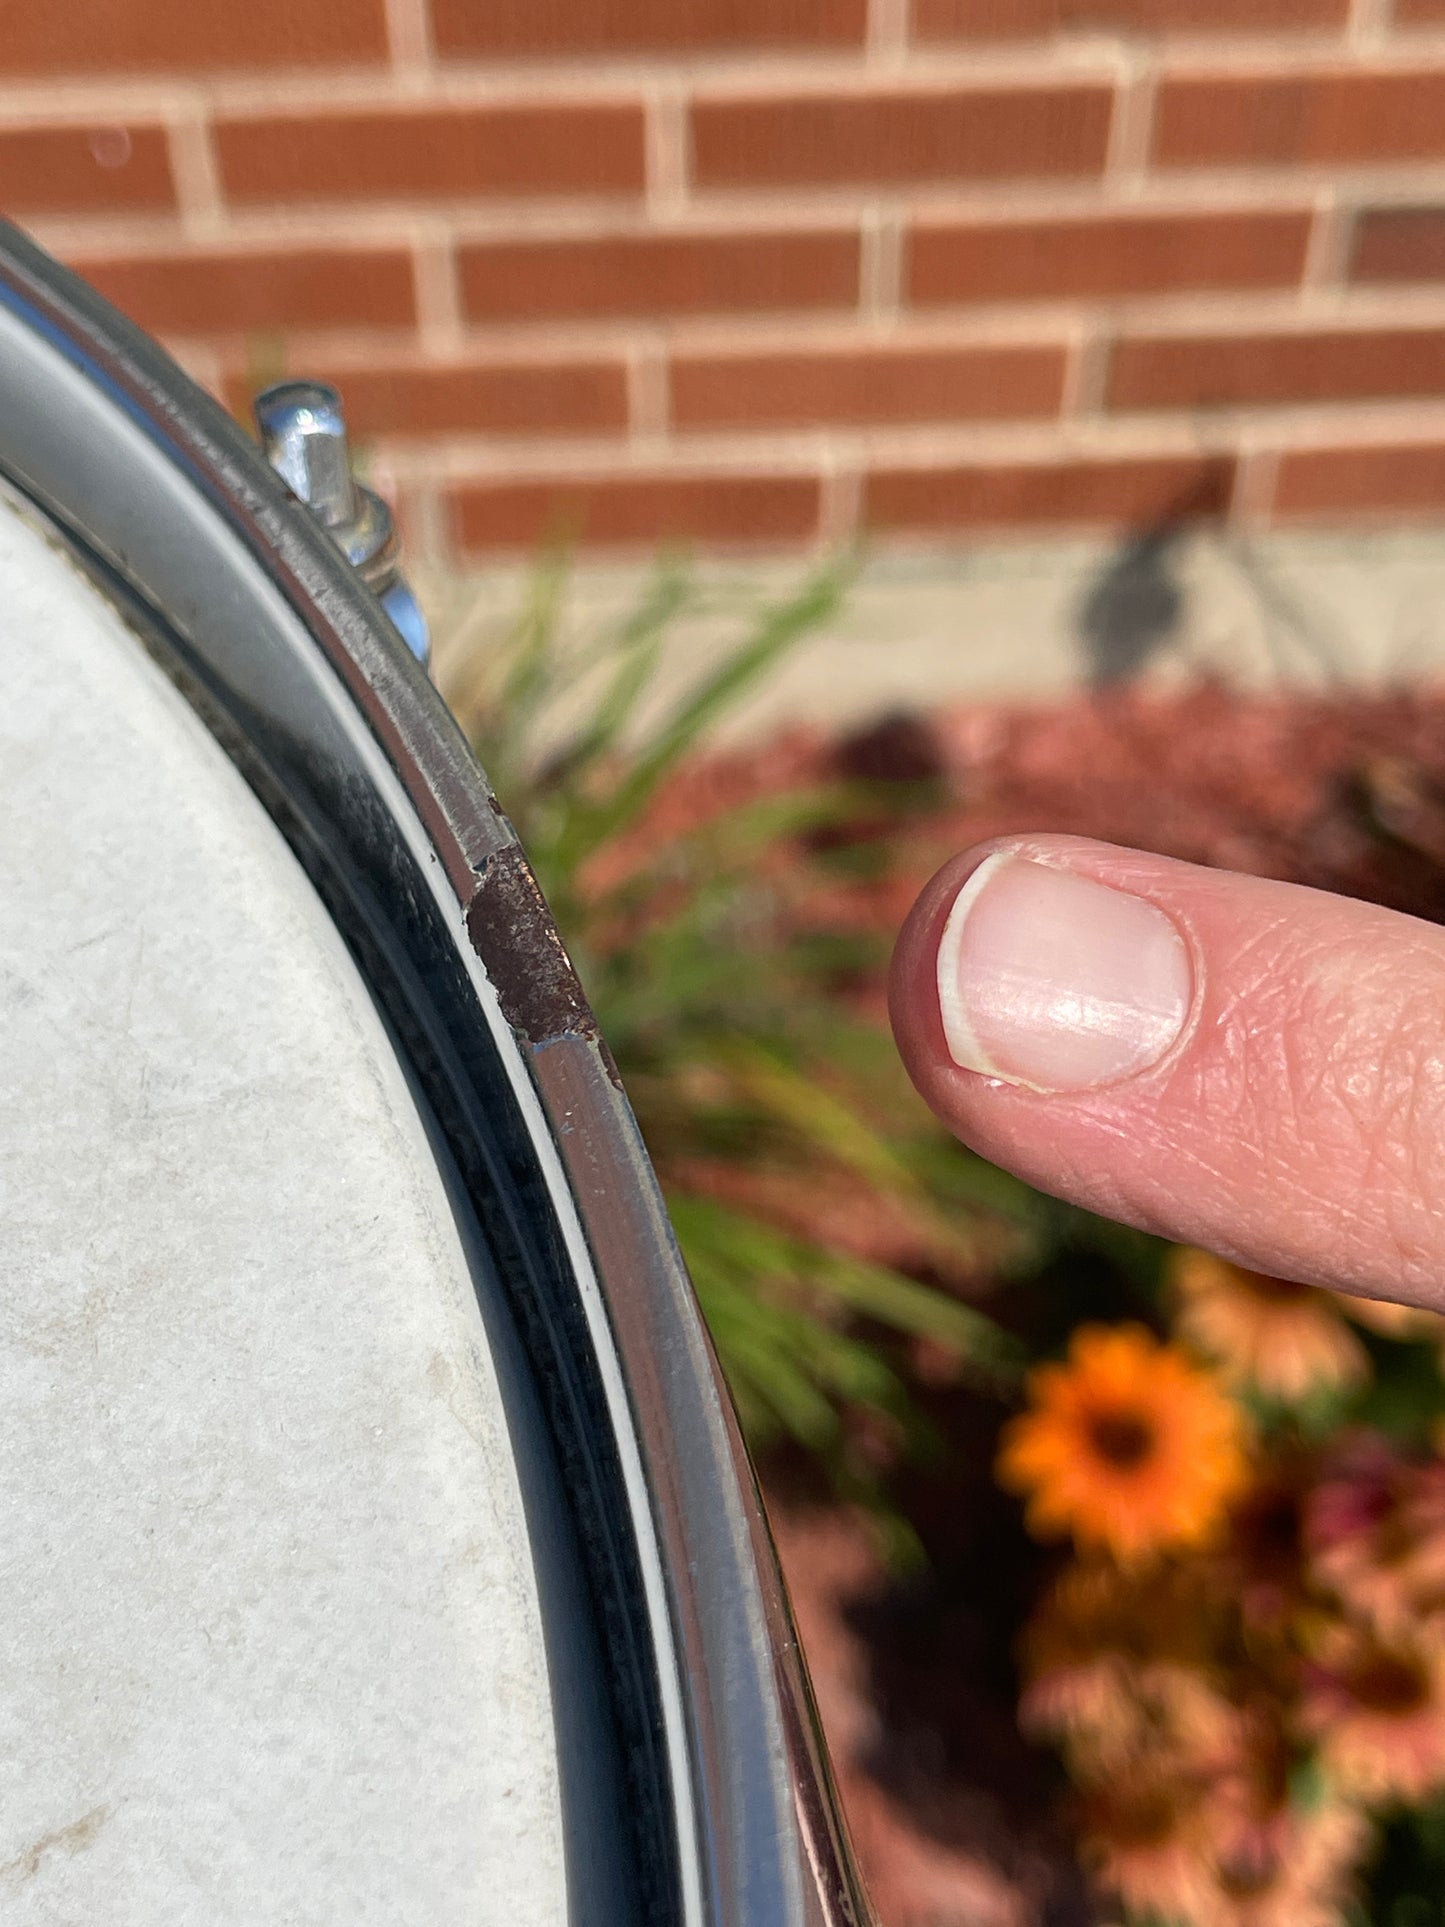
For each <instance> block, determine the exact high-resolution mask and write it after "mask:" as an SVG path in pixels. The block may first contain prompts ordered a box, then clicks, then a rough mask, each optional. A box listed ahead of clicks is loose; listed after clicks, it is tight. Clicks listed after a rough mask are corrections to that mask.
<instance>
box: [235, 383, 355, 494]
mask: <svg viewBox="0 0 1445 1927" xmlns="http://www.w3.org/2000/svg"><path fill="white" fill-rule="evenodd" d="M256 426H257V427H258V428H259V429H260V431H261V444H262V446H263V447H264V449H265V450H266V458H267V460H268V461H269V462H270V464H271V466H272V468H274V469H275V470H276V472H277V473H278V474H279V475H280V476H281V478H282V480H283V481H284V482H285V483H286V485H287V487H288V488H289V489H290V490H291V492H292V494H293V495H298V496H300V498H301V500H302V501H303V502H305V503H306V505H307V507H308V508H310V510H311V512H312V513H313V515H315V517H316V519H317V520H318V521H319V522H323V523H325V525H326V527H327V528H341V527H343V526H344V525H345V524H347V523H349V522H354V521H355V520H356V507H357V504H356V484H355V482H354V481H353V480H352V475H351V452H350V450H349V449H348V447H347V445H346V418H345V416H344V415H343V413H342V410H341V397H340V395H338V394H337V392H336V390H335V389H334V388H331V387H328V385H327V384H326V383H325V382H324V381H283V382H278V383H277V384H276V386H275V387H274V388H267V389H265V390H264V391H263V392H262V393H261V394H259V395H258V396H257V397H256Z"/></svg>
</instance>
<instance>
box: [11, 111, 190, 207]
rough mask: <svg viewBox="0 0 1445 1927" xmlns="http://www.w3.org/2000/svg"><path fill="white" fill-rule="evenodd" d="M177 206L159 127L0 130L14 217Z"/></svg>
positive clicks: (164, 144) (164, 143)
mask: <svg viewBox="0 0 1445 1927" xmlns="http://www.w3.org/2000/svg"><path fill="white" fill-rule="evenodd" d="M175 204H176V192H175V187H174V185H173V183H172V181H171V164H170V159H169V157H168V155H167V152H166V137H165V134H164V132H163V131H162V129H161V128H159V127H124V126H121V125H119V124H115V125H112V126H96V127H13V128H7V129H5V130H4V131H3V132H0V206H3V207H4V208H5V210H6V212H7V213H9V214H69V213H78V212H85V213H92V212H99V213H107V212H112V211H113V212H116V213H138V212H142V211H144V210H147V209H151V208H171V207H174V206H175Z"/></svg>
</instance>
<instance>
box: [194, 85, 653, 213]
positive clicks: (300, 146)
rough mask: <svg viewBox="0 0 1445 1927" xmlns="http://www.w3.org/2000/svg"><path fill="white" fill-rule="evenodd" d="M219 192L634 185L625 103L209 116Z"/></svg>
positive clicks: (297, 194)
mask: <svg viewBox="0 0 1445 1927" xmlns="http://www.w3.org/2000/svg"><path fill="white" fill-rule="evenodd" d="M216 147H217V152H218V154H219V157H220V166H221V179H222V182H223V185H224V187H225V191H226V193H227V195H228V196H229V197H230V199H231V200H233V201H237V202H265V201H355V200H387V201H393V200H410V199H417V198H427V197H438V196H440V197H445V196H448V195H479V194H501V195H528V194H585V195H595V194H637V193H639V192H640V191H641V188H642V183H643V131H642V109H641V107H640V106H639V105H637V104H636V103H635V102H601V103H597V104H592V103H587V104H580V105H566V106H564V105H549V106H512V105H507V106H496V107H451V108H446V107H435V108H409V109H387V108H378V109H375V110H372V111H367V112H358V113H339V114H315V113H308V114H275V115H270V116H268V117H266V118H264V119H246V120H241V119H235V120H222V121H219V122H218V123H217V126H216Z"/></svg>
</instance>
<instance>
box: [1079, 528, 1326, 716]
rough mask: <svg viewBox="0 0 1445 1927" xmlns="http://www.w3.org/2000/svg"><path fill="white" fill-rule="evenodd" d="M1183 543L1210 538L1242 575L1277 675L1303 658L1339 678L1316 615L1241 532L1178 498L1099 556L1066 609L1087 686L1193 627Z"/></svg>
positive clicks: (1141, 667) (1148, 657) (1120, 673)
mask: <svg viewBox="0 0 1445 1927" xmlns="http://www.w3.org/2000/svg"><path fill="white" fill-rule="evenodd" d="M1191 544H1208V545H1211V546H1212V547H1213V548H1214V549H1215V550H1216V552H1217V554H1218V555H1219V557H1220V558H1221V559H1222V560H1223V561H1224V562H1226V563H1227V564H1228V565H1229V566H1230V567H1231V568H1232V569H1233V570H1234V571H1235V572H1236V573H1237V574H1238V576H1239V577H1240V578H1242V581H1243V584H1244V587H1245V589H1246V590H1247V592H1248V594H1249V596H1250V598H1251V599H1252V601H1253V602H1254V604H1255V606H1256V608H1257V610H1258V612H1259V615H1260V618H1261V623H1260V628H1261V633H1262V636H1263V640H1264V644H1265V647H1266V649H1267V650H1268V653H1269V656H1270V659H1271V662H1272V665H1273V667H1274V669H1275V670H1276V672H1278V673H1279V674H1281V675H1287V674H1289V673H1290V671H1291V669H1292V668H1293V669H1295V670H1296V672H1297V669H1298V665H1299V664H1300V661H1301V658H1303V660H1304V661H1306V662H1308V663H1309V664H1311V665H1312V666H1313V667H1314V668H1315V670H1316V671H1317V672H1318V673H1319V674H1321V675H1322V676H1323V678H1324V680H1325V681H1326V682H1335V681H1338V680H1340V678H1341V668H1342V665H1341V663H1340V661H1339V650H1338V646H1337V644H1336V642H1335V641H1333V640H1332V639H1331V638H1330V636H1329V635H1328V634H1327V632H1326V630H1325V628H1324V626H1323V625H1322V624H1321V622H1320V621H1319V620H1318V619H1317V618H1316V617H1314V616H1313V615H1312V614H1311V612H1310V611H1309V610H1308V609H1306V608H1305V607H1304V606H1303V605H1302V604H1301V603H1300V601H1299V600H1298V599H1297V597H1296V596H1295V595H1294V594H1293V593H1292V592H1291V591H1290V590H1289V589H1288V588H1287V587H1286V586H1285V584H1284V583H1283V582H1282V581H1281V580H1280V578H1279V576H1278V574H1277V572H1276V571H1275V570H1274V569H1273V568H1272V567H1271V566H1270V564H1269V562H1268V561H1267V560H1266V558H1265V556H1264V555H1263V554H1262V553H1261V551H1260V550H1259V548H1258V547H1257V546H1256V545H1255V544H1254V543H1253V542H1251V541H1250V540H1249V538H1248V537H1247V536H1244V535H1241V534H1240V533H1238V532H1237V531H1234V530H1231V529H1229V528H1227V527H1224V526H1222V525H1220V524H1219V523H1215V522H1202V521H1200V520H1199V519H1198V509H1197V507H1196V505H1195V504H1194V503H1193V502H1192V501H1189V500H1185V501H1181V502H1180V503H1178V504H1177V505H1176V506H1175V507H1174V508H1172V509H1171V510H1170V511H1169V513H1168V514H1167V515H1166V516H1163V517H1161V519H1160V520H1159V521H1158V522H1156V523H1154V524H1152V525H1151V526H1150V527H1148V528H1146V529H1142V530H1138V531H1136V532H1134V533H1133V534H1130V535H1128V536H1127V537H1125V539H1124V540H1123V542H1122V543H1121V544H1120V546H1119V547H1118V548H1117V549H1116V550H1115V551H1114V552H1113V554H1111V555H1109V556H1107V557H1106V558H1105V560H1104V562H1103V564H1102V565H1101V567H1100V568H1099V570H1098V571H1097V573H1096V574H1095V575H1094V577H1093V579H1092V581H1091V582H1090V583H1089V585H1088V587H1087V588H1086V590H1085V592H1084V594H1083V596H1082V598H1081V599H1080V601H1079V604H1078V607H1077V609H1076V611H1075V614H1074V633H1075V636H1076V637H1077V640H1078V644H1079V650H1080V654H1081V656H1082V658H1083V663H1084V672H1085V679H1086V681H1087V682H1088V685H1089V687H1090V688H1091V689H1095V690H1103V689H1112V688H1118V687H1120V686H1121V685H1123V684H1126V683H1129V682H1132V681H1134V680H1135V679H1136V678H1137V677H1138V676H1140V675H1142V674H1143V672H1144V671H1145V670H1146V669H1148V668H1149V667H1150V666H1151V665H1152V664H1154V663H1155V662H1156V661H1158V660H1160V659H1161V658H1163V657H1165V656H1167V655H1169V654H1170V653H1171V652H1178V651H1179V649H1180V648H1181V646H1182V645H1183V643H1184V641H1185V638H1186V635H1187V633H1188V632H1189V630H1190V628H1191V626H1197V625H1191V622H1190V616H1191V614H1192V613H1193V612H1192V610H1191V605H1190V597H1191V594H1195V595H1197V594H1198V593H1199V590H1198V589H1197V588H1195V589H1191V585H1190V581H1189V572H1188V570H1187V567H1186V562H1187V558H1188V553H1189V549H1190V545H1191Z"/></svg>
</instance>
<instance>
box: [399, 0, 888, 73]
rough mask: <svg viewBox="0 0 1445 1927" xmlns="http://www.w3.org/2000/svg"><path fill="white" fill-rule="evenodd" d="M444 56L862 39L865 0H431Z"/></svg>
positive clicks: (737, 47) (842, 43)
mask: <svg viewBox="0 0 1445 1927" xmlns="http://www.w3.org/2000/svg"><path fill="white" fill-rule="evenodd" d="M432 21H433V31H434V33H435V36H436V45H437V51H438V52H439V53H440V54H442V55H443V56H451V57H455V56H462V57H464V58H481V59H491V58H495V57H496V56H498V55H502V56H507V55H527V54H562V55H566V54H607V53H623V54H625V53H651V52H668V51H676V52H690V51H698V52H702V51H716V52H725V53H737V52H742V51H745V50H747V49H749V48H753V47H757V48H764V47H846V46H853V47H856V46H858V45H860V44H861V42H862V39H863V34H864V30H865V28H866V26H867V22H868V6H867V0H786V4H785V5H779V4H778V0H540V4H539V0H484V3H483V4H479V3H478V0H432Z"/></svg>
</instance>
